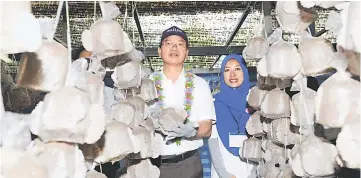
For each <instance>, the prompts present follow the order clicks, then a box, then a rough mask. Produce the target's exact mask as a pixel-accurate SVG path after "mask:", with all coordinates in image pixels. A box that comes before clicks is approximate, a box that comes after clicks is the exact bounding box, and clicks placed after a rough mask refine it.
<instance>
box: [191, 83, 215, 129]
mask: <svg viewBox="0 0 361 178" xmlns="http://www.w3.org/2000/svg"><path fill="white" fill-rule="evenodd" d="M197 78H198V77H197ZM194 97H195V102H196V103H195V104H196V107H195V109H196V112H197V115H198V121H203V120H212V123H215V121H216V113H215V109H214V103H213V101H214V99H213V95H212V93H211V90H210V88H209V85H208V83H207V82H206V81H205V80H204V79H202V78H200V77H199V78H198V81H197V86H196V89H195V95H194Z"/></svg>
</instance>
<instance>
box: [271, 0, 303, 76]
mask: <svg viewBox="0 0 361 178" xmlns="http://www.w3.org/2000/svg"><path fill="white" fill-rule="evenodd" d="M280 2H281V1H280ZM278 3H279V2H278ZM266 62H267V73H268V75H269V76H270V77H274V78H281V79H288V78H293V77H294V76H295V75H296V74H297V73H298V72H299V71H300V70H301V56H300V54H299V53H298V51H297V48H296V47H295V46H294V45H293V44H289V43H287V42H285V41H283V40H282V39H281V40H279V41H277V42H275V43H273V44H272V46H271V47H270V49H269V50H268V51H267V54H266Z"/></svg>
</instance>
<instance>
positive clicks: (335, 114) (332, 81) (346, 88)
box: [315, 56, 360, 127]
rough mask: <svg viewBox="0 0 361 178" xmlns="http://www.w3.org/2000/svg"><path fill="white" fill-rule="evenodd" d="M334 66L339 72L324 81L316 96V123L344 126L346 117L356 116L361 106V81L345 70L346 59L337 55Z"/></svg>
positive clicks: (326, 125)
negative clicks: (356, 109) (357, 109)
mask: <svg viewBox="0 0 361 178" xmlns="http://www.w3.org/2000/svg"><path fill="white" fill-rule="evenodd" d="M332 66H333V67H334V68H337V72H336V73H335V74H333V75H332V76H331V77H329V78H328V79H327V80H326V81H324V82H323V83H322V84H321V86H320V87H319V89H318V90H317V95H316V98H315V106H316V108H315V111H316V120H315V121H316V123H319V124H322V125H323V126H325V127H342V126H343V124H344V121H345V119H347V118H353V117H354V116H355V114H356V113H355V108H359V107H360V82H358V81H356V80H354V79H352V78H351V75H350V74H349V73H347V72H346V71H345V69H346V66H347V61H346V59H344V58H342V56H335V57H334V58H333V60H332Z"/></svg>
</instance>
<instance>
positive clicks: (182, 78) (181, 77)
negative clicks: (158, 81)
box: [160, 68, 185, 82]
mask: <svg viewBox="0 0 361 178" xmlns="http://www.w3.org/2000/svg"><path fill="white" fill-rule="evenodd" d="M160 73H161V74H162V77H163V79H165V80H170V79H168V78H167V76H165V75H164V72H163V68H162V70H161V71H160ZM184 74H185V71H184V68H183V69H182V72H181V73H180V75H179V76H178V79H177V80H176V82H177V81H182V80H184V79H185V76H184Z"/></svg>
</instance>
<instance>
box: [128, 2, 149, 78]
mask: <svg viewBox="0 0 361 178" xmlns="http://www.w3.org/2000/svg"><path fill="white" fill-rule="evenodd" d="M132 8H133V18H134V21H135V24H136V25H137V29H138V33H139V37H140V40H141V41H142V44H143V47H145V39H144V34H143V30H142V26H141V25H140V21H139V16H138V9H137V6H136V3H135V2H132ZM143 52H144V51H143ZM146 60H147V61H148V63H149V67H150V70H151V71H152V72H153V71H154V69H153V67H152V62H151V61H150V59H149V57H148V56H146Z"/></svg>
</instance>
